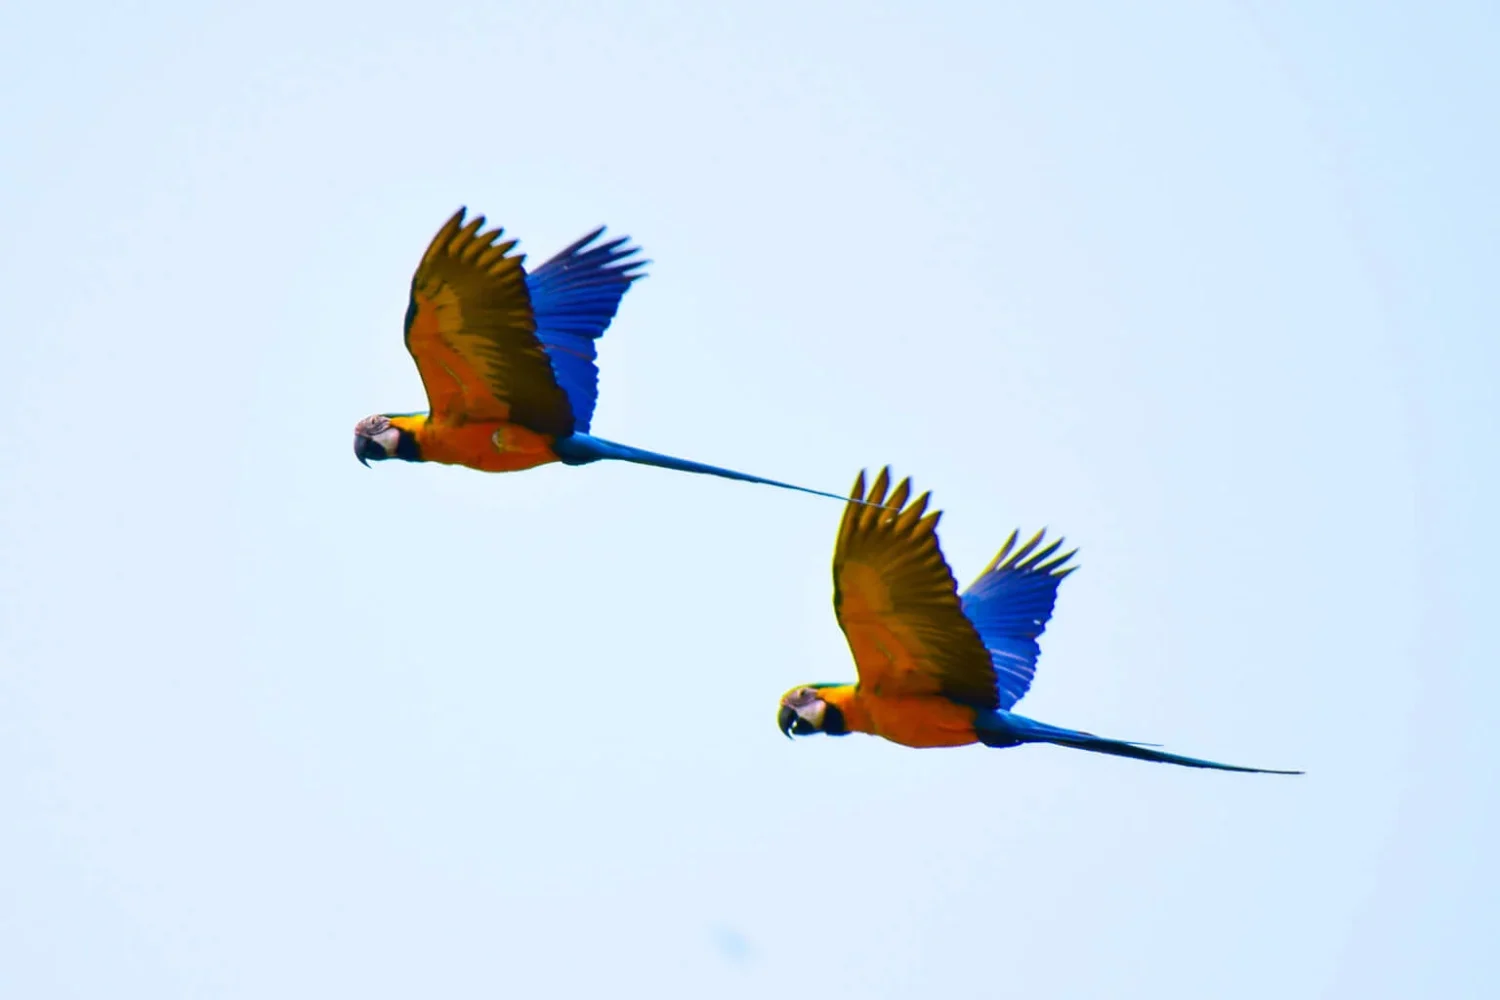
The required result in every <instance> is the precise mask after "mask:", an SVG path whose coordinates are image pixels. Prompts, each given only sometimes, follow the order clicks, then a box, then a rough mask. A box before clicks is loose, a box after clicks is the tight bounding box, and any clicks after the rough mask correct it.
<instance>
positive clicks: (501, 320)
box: [406, 209, 573, 435]
mask: <svg viewBox="0 0 1500 1000" xmlns="http://www.w3.org/2000/svg"><path fill="white" fill-rule="evenodd" d="M483 227H484V216H482V215H477V216H475V217H474V218H473V219H472V220H471V221H469V222H468V223H467V224H465V222H464V210H463V209H459V210H458V212H457V213H456V214H455V215H454V216H453V218H451V219H449V220H448V221H447V223H446V224H444V226H443V228H442V229H440V230H438V234H437V236H435V237H433V240H432V244H431V245H430V246H428V248H427V252H426V253H425V254H424V255H423V256H422V263H421V264H419V265H418V266H417V273H416V275H415V276H414V277H413V278H412V281H411V303H410V305H409V306H408V307H407V310H406V348H407V350H409V351H411V356H412V358H413V360H415V361H416V363H417V371H418V372H420V373H421V376H422V385H423V387H424V388H425V389H426V390H427V404H428V409H429V410H430V411H431V413H432V418H433V419H434V420H437V421H446V422H449V423H464V422H467V421H489V420H504V421H510V422H513V423H518V424H522V425H524V426H526V427H529V428H531V429H532V430H535V431H540V432H542V433H546V434H557V435H564V434H569V433H571V432H572V430H573V411H572V408H571V407H570V406H569V405H568V397H567V395H566V394H565V393H564V392H563V390H562V389H561V388H560V387H559V386H558V384H557V378H556V376H555V375H553V373H552V362H551V361H549V360H548V359H547V353H546V352H545V351H544V350H543V349H542V345H541V343H540V342H539V341H538V340H537V338H536V321H535V319H534V318H533V316H532V312H531V297H530V296H529V295H528V294H527V291H526V272H525V271H524V270H523V269H522V267H521V264H522V262H523V261H524V260H525V257H524V255H522V254H515V255H511V250H512V249H514V248H515V245H516V241H515V240H506V241H505V242H503V243H499V242H497V240H499V238H500V237H501V235H502V234H503V233H504V230H501V229H492V230H490V231H489V232H481V231H480V230H481V229H482V228H483Z"/></svg>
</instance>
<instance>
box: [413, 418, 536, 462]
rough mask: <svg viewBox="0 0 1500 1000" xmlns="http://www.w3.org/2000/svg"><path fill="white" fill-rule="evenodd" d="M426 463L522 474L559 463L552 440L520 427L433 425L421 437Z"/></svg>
mask: <svg viewBox="0 0 1500 1000" xmlns="http://www.w3.org/2000/svg"><path fill="white" fill-rule="evenodd" d="M417 446H418V447H419V448H421V450H422V460H423V461H425V462H442V463H444V464H445V465H466V466H468V467H469V468H471V469H479V470H481V471H483V472H519V471H520V470H522V469H532V468H535V467H536V466H538V465H546V464H547V463H548V462H555V461H557V455H556V453H555V452H553V450H552V437H551V436H550V435H547V434H538V433H537V432H536V431H533V430H528V429H527V428H525V427H521V426H519V425H518V424H507V423H494V422H489V421H484V422H474V423H466V424H458V425H451V424H445V423H438V422H429V423H427V424H426V425H425V426H423V427H422V429H421V431H420V432H419V433H418V435H417Z"/></svg>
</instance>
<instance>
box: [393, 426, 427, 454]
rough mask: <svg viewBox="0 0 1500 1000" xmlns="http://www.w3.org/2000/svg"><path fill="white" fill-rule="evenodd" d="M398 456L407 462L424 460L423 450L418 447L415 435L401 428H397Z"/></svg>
mask: <svg viewBox="0 0 1500 1000" xmlns="http://www.w3.org/2000/svg"><path fill="white" fill-rule="evenodd" d="M395 457H396V458H399V459H402V460H403V461H407V462H420V461H422V450H421V449H420V448H418V447H417V439H416V437H415V436H413V435H411V434H408V433H407V432H406V431H404V430H402V429H401V428H399V427H398V428H396V455H395Z"/></svg>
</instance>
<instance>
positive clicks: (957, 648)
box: [833, 468, 998, 709]
mask: <svg viewBox="0 0 1500 1000" xmlns="http://www.w3.org/2000/svg"><path fill="white" fill-rule="evenodd" d="M889 485H890V469H889V468H887V469H884V470H882V471H881V473H880V475H879V477H877V478H876V480H875V483H874V485H873V486H872V487H871V489H870V491H869V493H868V494H866V492H865V477H864V474H863V473H861V474H860V476H859V478H858V479H857V480H856V481H855V483H854V489H853V492H851V493H850V496H849V499H850V502H849V503H848V504H847V505H845V507H844V520H843V523H842V525H840V527H839V537H838V542H837V543H836V544H835V546H834V553H833V607H834V613H835V614H836V615H837V616H838V621H839V627H840V628H842V629H843V630H844V636H845V638H847V639H848V641H849V649H850V651H851V652H852V653H853V654H854V663H855V666H856V668H857V669H858V671H859V683H860V687H861V688H862V689H865V690H868V691H870V692H872V693H876V694H880V695H883V696H887V697H891V696H900V695H931V694H940V695H944V696H946V697H948V698H951V699H953V700H954V701H957V702H961V703H963V704H966V705H972V706H974V707H975V708H981V709H992V708H995V707H997V706H998V699H997V696H996V689H995V675H994V670H993V669H992V667H991V665H990V657H989V653H987V652H986V651H985V648H984V643H983V642H981V641H980V638H979V633H978V632H977V631H975V629H974V626H973V624H972V623H971V622H970V621H969V619H968V618H966V617H964V613H963V610H962V609H961V608H960V606H959V601H958V586H957V584H956V583H955V582H954V579H953V573H952V572H951V571H950V570H949V569H948V564H947V562H946V561H945V560H944V559H943V553H942V550H941V549H940V548H939V547H938V539H937V532H936V528H937V522H938V518H939V516H940V514H939V512H937V511H934V512H932V513H931V514H926V513H925V512H926V510H927V501H928V494H926V493H924V494H922V496H920V497H918V498H917V499H916V500H914V501H912V502H911V503H910V504H907V499H908V497H909V496H910V495H911V481H910V480H909V479H905V480H902V481H901V484H900V485H899V486H897V487H896V489H895V490H894V491H892V492H891V493H890V496H889V497H887V495H886V490H887V488H888V487H889ZM870 505H875V506H870Z"/></svg>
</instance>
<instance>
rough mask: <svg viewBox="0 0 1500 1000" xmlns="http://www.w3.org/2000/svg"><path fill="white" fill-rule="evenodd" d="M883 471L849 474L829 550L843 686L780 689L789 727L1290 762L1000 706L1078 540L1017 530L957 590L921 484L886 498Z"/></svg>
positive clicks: (1181, 760)
mask: <svg viewBox="0 0 1500 1000" xmlns="http://www.w3.org/2000/svg"><path fill="white" fill-rule="evenodd" d="M889 485H890V469H889V468H886V469H884V470H882V471H881V473H880V475H879V476H878V477H877V478H876V480H875V482H874V484H873V485H872V486H871V488H870V490H869V492H868V493H866V492H865V476H864V473H862V472H861V473H860V475H859V478H858V479H857V480H855V483H854V489H853V491H852V492H851V493H850V495H849V500H850V503H849V504H848V505H847V506H846V507H845V508H844V519H843V523H842V524H840V526H839V536H838V541H837V542H836V543H835V545H834V550H833V608H834V614H835V615H836V616H837V617H838V622H839V627H840V628H842V629H843V630H844V636H845V638H846V639H848V641H849V649H850V651H851V652H852V653H853V654H854V666H855V669H856V670H857V672H858V674H859V681H858V683H856V684H804V685H801V686H799V687H795V688H793V689H792V690H790V691H788V692H787V693H786V694H784V695H782V697H781V706H780V708H779V710H778V712H777V719H776V721H777V725H778V727H779V728H780V729H781V731H782V732H783V733H784V734H786V736H787V737H788V738H790V737H792V736H793V735H797V736H807V735H811V734H813V733H826V734H828V735H830V736H843V735H844V734H846V733H869V734H871V735H874V736H881V737H884V738H885V739H887V740H890V741H891V742H893V743H899V744H902V745H903V746H909V747H953V746H963V745H966V744H970V743H982V744H984V745H985V746H990V747H1014V746H1020V745H1021V744H1023V743H1055V744H1057V745H1058V746H1065V747H1074V748H1076V749H1079V750H1091V751H1093V752H1095V753H1107V754H1114V755H1116V756H1119V757H1134V758H1137V759H1139V760H1152V761H1160V762H1163V763H1167V764H1181V765H1183V766H1185V767H1207V768H1214V769H1216V770H1220V771H1250V772H1256V773H1260V774H1301V773H1302V772H1301V771H1269V770H1265V769H1263V768H1258V767H1239V766H1236V765H1234V764H1220V763H1218V762H1216V761H1211V760H1200V759H1199V758H1197V757H1183V756H1180V755H1178V754H1174V753H1167V752H1166V751H1164V750H1158V749H1155V748H1154V746H1152V745H1148V744H1142V743H1135V742H1129V741H1126V740H1116V739H1109V738H1108V737H1104V736H1095V735H1094V734H1092V733H1085V732H1081V731H1079V730H1077V729H1064V728H1062V727H1060V726H1053V725H1048V724H1047V723H1045V722H1037V721H1036V720H1035V719H1028V718H1026V717H1025V716H1024V715H1017V714H1016V713H1015V712H1013V711H1011V709H1013V708H1014V707H1015V704H1016V702H1018V701H1020V700H1021V698H1022V697H1023V696H1024V695H1025V694H1026V691H1027V689H1028V688H1029V687H1031V680H1032V677H1033V676H1034V675H1035V673H1036V661H1037V657H1038V656H1039V655H1040V653H1041V648H1040V647H1039V646H1038V645H1037V639H1038V637H1040V636H1041V634H1042V632H1043V631H1044V630H1045V629H1046V627H1047V620H1048V619H1049V618H1051V617H1052V607H1053V604H1054V603H1055V601H1056V600H1057V588H1058V585H1059V584H1061V583H1062V581H1063V580H1064V579H1065V578H1066V577H1067V576H1068V574H1070V573H1072V572H1073V571H1074V570H1075V569H1077V568H1078V567H1077V566H1076V565H1070V562H1071V560H1072V559H1073V556H1074V555H1075V554H1076V551H1077V550H1073V551H1070V552H1065V553H1063V554H1061V555H1059V554H1057V553H1058V549H1059V548H1061V547H1062V539H1057V540H1056V541H1053V542H1051V543H1050V544H1043V541H1044V535H1045V532H1044V531H1039V532H1037V533H1036V535H1035V536H1034V537H1033V538H1032V539H1031V540H1030V541H1028V542H1026V543H1025V544H1023V545H1020V546H1019V547H1018V546H1017V545H1016V541H1017V538H1018V533H1016V532H1012V534H1011V536H1010V538H1009V539H1008V540H1007V541H1006V542H1005V545H1004V546H1003V547H1002V548H1001V549H1000V552H999V554H998V555H996V556H995V558H994V560H993V561H992V562H991V563H990V565H989V566H988V567H987V568H986V569H985V571H984V572H983V573H981V574H980V575H979V579H977V580H975V581H974V584H973V586H971V587H970V588H969V589H968V590H966V591H965V592H964V593H963V595H962V596H960V595H959V593H958V586H957V584H956V582H955V581H954V579H953V573H952V572H951V571H950V570H949V568H948V563H947V561H946V560H945V559H944V558H943V553H942V550H941V549H940V548H939V547H938V538H937V523H938V518H939V516H940V514H939V512H938V511H933V512H932V513H930V514H929V513H926V511H927V502H928V498H929V496H930V494H927V493H924V494H922V495H921V496H920V497H918V498H917V499H916V500H914V501H912V502H911V503H910V504H908V503H907V500H908V499H909V497H910V495H911V480H910V479H904V480H902V481H901V484H900V485H898V486H897V487H896V489H895V490H894V491H892V492H891V493H890V495H889V497H887V489H888V487H889Z"/></svg>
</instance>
